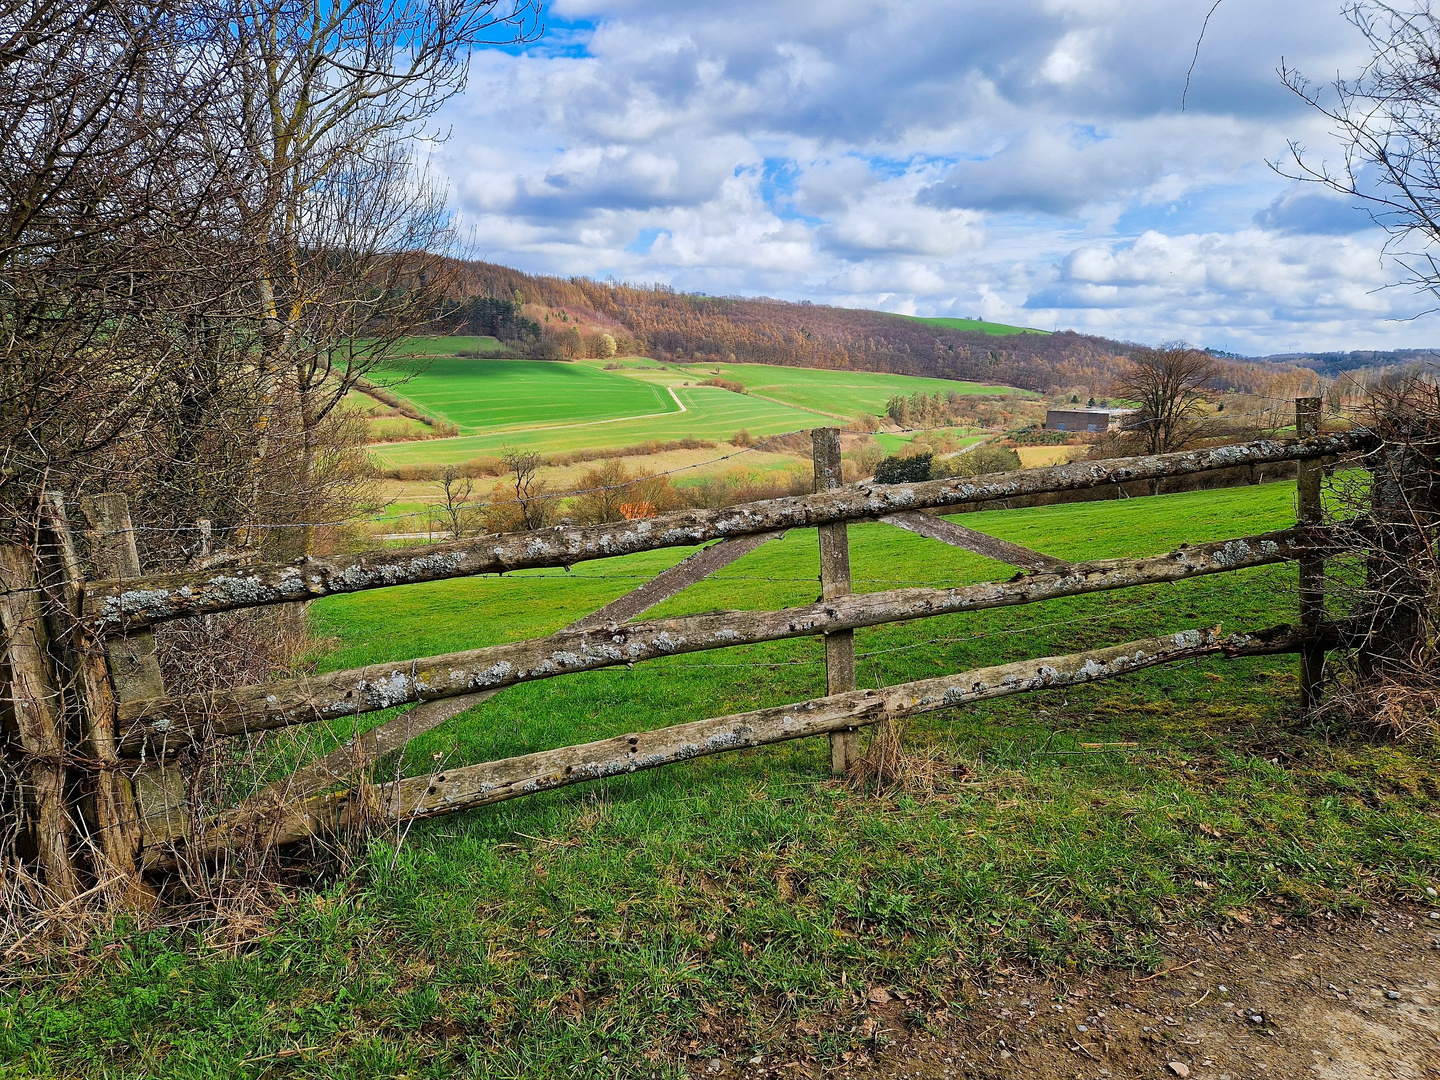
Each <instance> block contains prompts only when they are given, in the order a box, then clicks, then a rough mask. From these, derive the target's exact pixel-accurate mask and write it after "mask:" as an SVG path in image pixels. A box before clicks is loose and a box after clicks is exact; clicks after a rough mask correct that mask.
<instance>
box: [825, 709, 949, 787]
mask: <svg viewBox="0 0 1440 1080" xmlns="http://www.w3.org/2000/svg"><path fill="white" fill-rule="evenodd" d="M974 775H975V774H974V773H973V772H972V771H971V770H970V768H969V766H967V765H965V764H963V763H956V762H951V761H948V760H946V758H945V755H944V754H943V753H941V752H940V751H939V750H938V749H935V748H933V747H932V748H930V749H929V750H926V751H925V752H923V753H914V752H907V751H906V750H905V744H904V740H903V738H902V729H901V726H900V725H899V724H897V723H896V722H895V721H894V720H885V721H882V722H881V723H879V724H877V725H876V726H875V727H874V728H872V729H871V731H870V741H869V744H868V745H867V746H866V747H865V754H864V756H863V757H861V758H860V759H859V760H858V761H855V762H853V763H852V764H851V766H850V774H849V776H848V777H847V779H848V781H849V782H850V784H851V785H852V786H853V787H855V788H856V789H857V790H859V791H861V792H867V791H868V792H869V793H870V794H871V795H874V796H875V797H877V798H884V797H888V796H892V795H912V796H914V795H918V796H922V797H930V796H936V795H944V794H947V793H949V792H950V791H951V790H953V788H954V785H956V784H960V783H963V782H965V781H966V780H970V779H973V778H974Z"/></svg>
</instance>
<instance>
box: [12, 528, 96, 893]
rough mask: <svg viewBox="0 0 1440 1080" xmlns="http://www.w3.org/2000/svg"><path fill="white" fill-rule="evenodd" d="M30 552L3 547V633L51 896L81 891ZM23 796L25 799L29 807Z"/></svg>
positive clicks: (59, 711) (61, 737)
mask: <svg viewBox="0 0 1440 1080" xmlns="http://www.w3.org/2000/svg"><path fill="white" fill-rule="evenodd" d="M40 595H41V594H40V586H39V582H38V580H37V579H36V575H35V562H34V556H33V555H32V554H31V552H30V551H29V550H28V549H27V548H25V547H22V546H20V545H18V544H7V545H4V546H0V632H3V633H4V635H5V643H4V651H5V656H4V659H5V662H6V666H7V667H8V668H9V688H10V693H9V698H10V703H9V704H10V707H9V710H8V711H9V713H10V722H11V723H13V724H14V729H15V736H16V741H17V742H18V743H19V746H20V751H21V753H22V755H23V759H22V764H21V776H22V777H23V778H24V780H23V783H25V784H26V785H27V786H28V788H29V790H28V791H26V792H23V793H22V798H21V800H20V807H19V809H20V812H21V813H22V814H24V815H25V816H27V817H29V818H30V819H31V824H32V828H31V830H30V832H31V835H32V838H33V842H34V844H35V855H36V862H37V863H38V865H39V867H40V872H41V876H42V880H43V881H44V884H45V887H46V888H47V889H48V890H49V891H50V893H51V895H52V896H53V897H54V899H55V900H57V901H59V902H62V903H63V902H64V901H66V900H71V899H73V898H74V897H76V896H78V895H79V893H80V880H79V878H78V877H77V876H76V873H75V866H74V863H73V862H72V861H71V857H70V837H71V825H70V816H69V813H68V811H67V809H66V806H65V721H64V710H63V708H62V699H61V695H60V692H59V691H58V690H57V689H56V686H55V681H54V678H53V676H52V673H51V671H50V664H49V661H48V659H47V656H46V647H45V622H44V611H43V608H42V606H41V603H40ZM27 803H28V806H27Z"/></svg>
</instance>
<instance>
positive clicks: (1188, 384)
mask: <svg viewBox="0 0 1440 1080" xmlns="http://www.w3.org/2000/svg"><path fill="white" fill-rule="evenodd" d="M1215 375H1216V368H1215V362H1214V361H1213V360H1212V359H1211V357H1210V355H1209V354H1208V353H1205V352H1202V351H1201V350H1199V349H1192V348H1189V347H1188V346H1186V345H1184V344H1181V343H1178V342H1173V343H1168V344H1166V345H1162V346H1161V347H1160V348H1158V349H1148V348H1147V349H1139V350H1137V351H1136V352H1135V353H1134V355H1132V356H1131V358H1130V367H1129V370H1127V371H1126V372H1125V374H1124V375H1122V376H1121V377H1120V379H1119V380H1118V381H1117V382H1116V383H1115V386H1114V389H1113V390H1112V391H1111V393H1112V394H1114V395H1115V396H1116V397H1122V398H1127V399H1129V400H1130V401H1134V402H1136V403H1137V404H1138V406H1139V408H1138V409H1137V410H1136V412H1135V413H1134V414H1133V415H1132V416H1131V417H1130V418H1129V419H1128V420H1127V421H1126V423H1125V428H1126V430H1127V431H1130V432H1132V433H1133V434H1134V436H1135V437H1136V438H1138V439H1139V440H1140V441H1141V442H1142V443H1143V444H1144V446H1145V451H1146V453H1150V454H1163V453H1166V452H1167V451H1170V450H1180V449H1183V448H1184V447H1185V445H1186V444H1187V443H1189V442H1190V441H1192V440H1193V439H1194V438H1195V437H1196V436H1197V435H1198V434H1199V433H1200V426H1201V424H1200V421H1201V414H1202V410H1203V408H1204V405H1205V402H1206V400H1207V397H1208V395H1209V389H1208V384H1209V382H1210V381H1211V380H1212V379H1213V378H1214V377H1215Z"/></svg>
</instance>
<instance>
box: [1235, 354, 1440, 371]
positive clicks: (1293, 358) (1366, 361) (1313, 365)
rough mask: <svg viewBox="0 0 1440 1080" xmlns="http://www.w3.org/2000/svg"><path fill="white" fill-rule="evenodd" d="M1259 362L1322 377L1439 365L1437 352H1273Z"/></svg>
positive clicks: (1439, 359) (1439, 360) (1439, 357)
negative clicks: (1302, 370) (1350, 372)
mask: <svg viewBox="0 0 1440 1080" xmlns="http://www.w3.org/2000/svg"><path fill="white" fill-rule="evenodd" d="M1260 359H1261V360H1262V361H1264V362H1266V363H1272V364H1292V365H1294V366H1295V367H1303V368H1309V369H1310V370H1311V371H1314V372H1316V373H1317V374H1320V375H1324V376H1325V377H1326V378H1334V377H1335V376H1337V375H1340V374H1343V373H1344V372H1347V371H1360V370H1362V369H1371V370H1374V369H1380V368H1395V367H1400V368H1404V367H1412V366H1413V367H1421V366H1423V367H1435V366H1437V365H1440V349H1388V350H1356V351H1354V352H1312V353H1276V354H1274V355H1273V356H1262V357H1260Z"/></svg>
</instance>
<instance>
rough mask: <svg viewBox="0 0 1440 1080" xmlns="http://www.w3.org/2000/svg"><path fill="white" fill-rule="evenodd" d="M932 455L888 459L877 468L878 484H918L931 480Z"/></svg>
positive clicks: (876, 478) (876, 480)
mask: <svg viewBox="0 0 1440 1080" xmlns="http://www.w3.org/2000/svg"><path fill="white" fill-rule="evenodd" d="M932 460H933V455H931V454H916V455H915V456H913V457H887V458H886V459H885V460H884V461H882V462H880V464H878V465H876V466H875V482H876V483H877V484H918V483H920V482H921V481H923V480H929V479H930V462H931V461H932Z"/></svg>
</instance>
